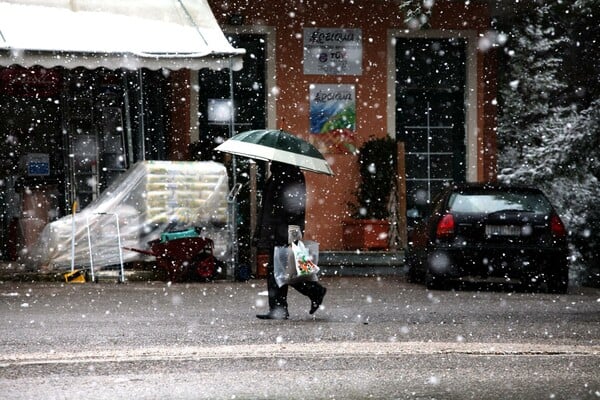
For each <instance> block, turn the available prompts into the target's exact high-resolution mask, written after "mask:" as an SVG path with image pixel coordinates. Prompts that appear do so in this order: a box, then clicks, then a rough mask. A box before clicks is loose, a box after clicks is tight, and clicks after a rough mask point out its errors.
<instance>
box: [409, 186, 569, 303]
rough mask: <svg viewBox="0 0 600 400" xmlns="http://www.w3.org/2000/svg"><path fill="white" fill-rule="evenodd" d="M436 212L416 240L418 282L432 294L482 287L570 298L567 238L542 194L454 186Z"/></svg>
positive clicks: (412, 252) (412, 261)
mask: <svg viewBox="0 0 600 400" xmlns="http://www.w3.org/2000/svg"><path fill="white" fill-rule="evenodd" d="M430 211H431V212H430V214H429V216H427V217H425V218H424V219H423V220H422V221H421V222H420V223H418V224H417V225H416V226H415V228H414V229H413V230H412V231H411V232H410V233H409V244H408V249H407V253H406V262H407V264H408V268H409V269H408V277H409V279H410V280H411V281H416V282H424V283H425V284H426V286H427V287H428V288H430V289H442V288H446V287H448V285H449V284H450V283H451V282H453V281H458V282H460V281H472V280H482V281H500V282H504V283H510V284H521V285H524V286H525V287H527V288H530V289H535V290H540V289H545V290H546V291H548V292H551V293H564V292H566V291H567V286H568V273H569V272H568V269H569V268H568V265H569V264H568V245H567V232H566V229H565V226H564V224H563V222H562V221H561V219H560V217H559V216H558V214H557V212H556V210H555V209H554V207H553V206H552V204H551V203H550V201H549V200H548V198H547V197H546V196H545V195H544V194H543V193H542V191H540V190H538V189H536V188H531V187H509V186H500V185H490V184H460V185H453V186H451V187H448V188H447V189H446V190H444V191H443V192H442V193H441V194H440V195H439V196H437V198H436V199H435V200H434V201H433V202H432V203H431V208H430Z"/></svg>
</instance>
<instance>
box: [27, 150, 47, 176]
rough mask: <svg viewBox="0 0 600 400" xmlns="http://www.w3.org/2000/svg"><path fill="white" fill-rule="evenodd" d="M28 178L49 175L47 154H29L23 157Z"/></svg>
mask: <svg viewBox="0 0 600 400" xmlns="http://www.w3.org/2000/svg"><path fill="white" fill-rule="evenodd" d="M25 163H26V168H27V175H28V176H48V175H50V156H49V155H48V154H47V153H29V154H27V155H26V156H25Z"/></svg>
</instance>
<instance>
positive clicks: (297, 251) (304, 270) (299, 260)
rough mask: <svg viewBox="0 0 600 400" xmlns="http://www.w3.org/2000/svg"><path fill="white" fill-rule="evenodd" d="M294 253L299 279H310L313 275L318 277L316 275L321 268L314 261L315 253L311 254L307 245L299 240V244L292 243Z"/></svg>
mask: <svg viewBox="0 0 600 400" xmlns="http://www.w3.org/2000/svg"><path fill="white" fill-rule="evenodd" d="M314 243H316V242H314ZM317 249H318V247H317ZM292 252H293V253H294V264H295V266H296V276H297V277H299V278H300V277H308V276H311V275H315V276H316V274H317V273H318V272H319V267H318V266H317V264H316V262H315V261H314V251H313V252H312V254H311V252H310V251H309V248H308V247H307V246H305V244H304V243H303V242H302V241H301V240H298V241H297V242H292ZM317 254H318V250H317Z"/></svg>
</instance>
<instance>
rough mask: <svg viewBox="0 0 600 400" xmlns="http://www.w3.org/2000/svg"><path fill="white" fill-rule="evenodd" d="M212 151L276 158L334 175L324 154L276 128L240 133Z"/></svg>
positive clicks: (263, 158) (260, 158)
mask: <svg viewBox="0 0 600 400" xmlns="http://www.w3.org/2000/svg"><path fill="white" fill-rule="evenodd" d="M215 150H218V151H222V152H225V153H231V154H235V155H238V156H244V157H248V158H255V159H259V160H265V161H279V162H282V163H285V164H290V165H295V166H297V167H300V168H301V169H304V170H306V171H312V172H317V173H320V174H327V175H333V171H332V170H331V167H330V166H329V164H328V163H327V161H326V160H325V158H324V157H323V155H322V154H321V153H320V152H319V150H317V149H316V148H315V146H313V145H312V144H310V143H308V142H307V141H305V140H303V139H300V138H299V137H297V136H294V135H292V134H291V133H288V132H285V131H283V130H276V129H259V130H253V131H247V132H242V133H240V134H237V135H235V136H233V137H232V138H231V139H228V140H226V141H225V142H223V143H222V144H220V145H219V146H217V147H216V148H215Z"/></svg>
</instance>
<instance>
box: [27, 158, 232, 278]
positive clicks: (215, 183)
mask: <svg viewBox="0 0 600 400" xmlns="http://www.w3.org/2000/svg"><path fill="white" fill-rule="evenodd" d="M228 191H229V186H228V178H227V170H226V169H225V166H224V165H223V164H220V163H216V162H210V161H205V162H200V161H196V162H193V161H143V162H140V163H137V164H136V165H134V166H133V167H132V168H131V169H130V170H129V171H127V172H126V173H125V174H123V175H121V176H120V177H119V178H118V179H117V180H116V181H115V182H114V183H113V184H112V185H111V186H110V187H109V188H107V189H106V190H105V191H104V192H103V194H102V195H101V196H99V197H98V199H96V200H95V201H94V202H92V203H90V204H89V205H88V206H87V207H85V208H84V209H83V210H81V212H79V213H77V214H75V215H74V216H71V215H69V216H66V217H63V218H61V219H59V220H57V221H54V222H52V223H50V224H48V225H46V227H45V228H44V230H43V231H42V234H41V235H40V238H39V240H38V243H37V244H36V246H35V247H34V249H32V251H31V253H30V254H29V260H30V263H31V264H32V266H34V267H36V268H44V269H53V268H61V267H67V266H70V265H71V260H72V256H71V254H72V246H73V241H72V238H73V237H74V238H75V241H74V258H73V260H74V265H75V266H76V267H88V266H89V265H90V264H91V263H93V266H94V269H96V268H102V267H106V266H110V265H118V264H119V263H120V257H119V240H118V239H119V238H118V236H117V223H116V221H117V217H118V221H119V231H120V242H121V246H122V247H132V248H137V249H142V250H148V249H149V248H148V242H149V241H151V240H154V239H157V238H160V234H161V233H163V231H165V229H167V227H169V226H170V225H172V224H177V226H178V227H180V228H183V227H201V228H205V234H206V236H207V237H208V238H210V239H212V240H213V241H214V244H215V248H214V254H215V256H216V257H217V258H219V259H221V260H225V259H226V258H227V256H228V252H229V251H230V250H229V249H228V242H229V229H228V225H227V223H228V204H227V195H228ZM90 249H91V253H90V251H89V250H90ZM122 255H123V260H124V262H131V261H142V260H147V259H148V257H150V258H149V259H150V260H151V259H152V257H151V256H147V255H143V254H140V253H138V252H134V251H129V250H124V251H123V252H122ZM90 257H91V258H90Z"/></svg>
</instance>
